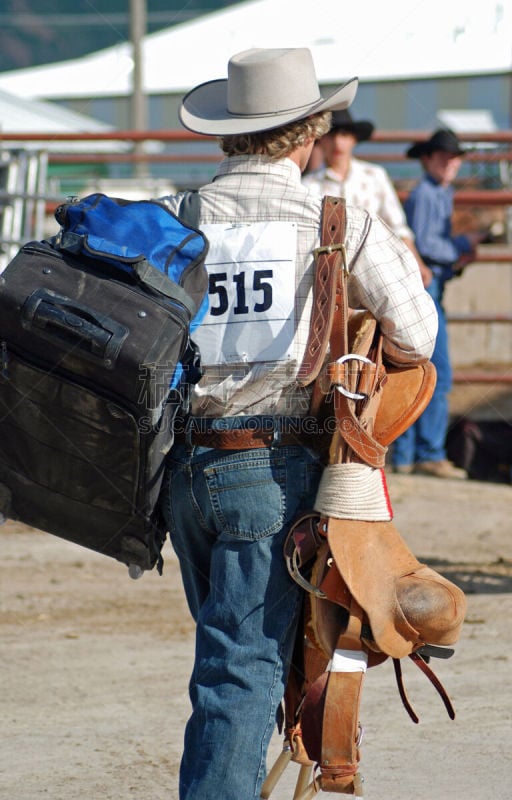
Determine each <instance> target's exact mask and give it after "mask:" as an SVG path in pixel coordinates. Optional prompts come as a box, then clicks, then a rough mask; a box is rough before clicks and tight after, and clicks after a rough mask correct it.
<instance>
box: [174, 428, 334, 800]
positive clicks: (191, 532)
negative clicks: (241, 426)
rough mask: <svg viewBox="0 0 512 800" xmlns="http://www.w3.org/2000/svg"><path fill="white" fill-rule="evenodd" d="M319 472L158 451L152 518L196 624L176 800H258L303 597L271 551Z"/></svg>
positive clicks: (287, 457)
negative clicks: (161, 461) (162, 473)
mask: <svg viewBox="0 0 512 800" xmlns="http://www.w3.org/2000/svg"><path fill="white" fill-rule="evenodd" d="M321 471H322V466H321V463H320V461H319V459H318V457H317V456H316V455H315V454H314V453H313V452H311V451H310V450H308V449H306V448H303V447H294V446H293V447H292V446H291V447H275V448H268V449H267V448H264V449H257V450H244V451H240V450H239V451H220V450H212V449H209V448H204V447H189V446H188V445H184V444H183V445H182V444H180V445H175V446H174V447H173V449H172V451H171V453H170V456H169V459H168V469H167V474H166V478H165V483H164V487H163V491H162V509H163V512H164V515H165V518H166V521H167V523H168V529H169V532H170V538H171V542H172V545H173V547H174V550H175V552H176V554H177V556H178V559H179V562H180V568H181V574H182V579H183V584H184V588H185V593H186V596H187V600H188V604H189V607H190V610H191V613H192V615H193V617H194V619H195V621H196V625H197V627H196V652H195V663H194V668H193V672H192V676H191V680H190V687H189V688H190V699H191V703H192V714H191V717H190V719H189V721H188V723H187V726H186V731H185V745H184V754H183V758H182V763H181V768H180V800H218V798H222V800H249V798H251V800H252V798H257V797H259V793H260V789H261V784H262V782H263V780H264V778H265V774H266V755H267V748H268V744H269V741H270V738H271V736H272V733H273V731H274V728H275V724H276V714H277V711H278V707H279V705H280V703H281V700H282V697H283V693H284V689H285V685H286V678H287V672H288V667H289V663H290V658H291V653H292V648H293V643H294V638H295V632H296V627H297V621H298V615H299V612H300V605H301V599H302V596H301V593H302V591H303V590H302V589H300V588H299V587H298V586H297V584H295V583H294V581H293V580H292V579H291V578H290V576H289V574H288V571H287V569H286V565H285V561H284V557H283V544H284V541H285V538H286V534H287V531H288V529H289V526H290V523H291V522H292V521H293V519H294V518H295V516H296V515H297V514H298V513H299V512H301V511H303V510H307V509H311V508H312V507H313V502H314V499H315V496H316V490H317V486H318V482H319V479H320V475H321Z"/></svg>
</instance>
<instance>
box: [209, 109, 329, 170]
mask: <svg viewBox="0 0 512 800" xmlns="http://www.w3.org/2000/svg"><path fill="white" fill-rule="evenodd" d="M331 116H332V115H331V112H330V111H324V112H323V113H322V114H312V115H311V116H310V117H306V118H305V119H301V120H299V121H298V122H290V123H289V124H288V125H282V126H281V127H280V128H272V129H271V130H269V131H259V132H258V133H240V134H231V135H228V136H222V137H221V138H220V147H221V150H222V151H223V153H224V154H225V155H226V156H249V155H264V156H268V157H269V158H271V159H272V160H274V161H279V160H280V159H281V158H286V156H288V155H289V154H290V153H291V152H293V150H295V149H296V148H297V147H300V146H301V145H303V144H304V142H306V141H307V139H315V140H316V139H320V138H321V137H322V136H323V135H324V134H326V133H327V132H328V131H329V130H330V127H331Z"/></svg>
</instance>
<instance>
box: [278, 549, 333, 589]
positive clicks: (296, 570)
mask: <svg viewBox="0 0 512 800" xmlns="http://www.w3.org/2000/svg"><path fill="white" fill-rule="evenodd" d="M285 558H286V566H287V567H288V572H289V573H290V575H291V577H292V578H293V580H294V581H295V583H298V584H299V586H300V587H301V588H302V589H305V590H306V592H309V594H314V595H315V597H319V598H320V599H321V600H325V599H326V597H327V595H326V594H325V592H323V591H322V589H320V588H319V587H318V586H313V584H312V583H310V582H309V581H308V580H306V578H305V577H304V576H303V575H302V573H301V571H300V566H301V564H300V560H299V551H298V550H297V548H296V547H294V548H293V551H292V553H286V554H285Z"/></svg>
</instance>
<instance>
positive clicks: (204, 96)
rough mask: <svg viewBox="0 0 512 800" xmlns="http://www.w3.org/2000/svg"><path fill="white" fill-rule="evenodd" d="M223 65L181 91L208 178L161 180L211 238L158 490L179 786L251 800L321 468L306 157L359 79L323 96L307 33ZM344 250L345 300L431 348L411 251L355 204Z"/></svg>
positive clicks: (282, 676)
mask: <svg viewBox="0 0 512 800" xmlns="http://www.w3.org/2000/svg"><path fill="white" fill-rule="evenodd" d="M227 72H228V74H227V78H220V79H217V80H212V81H209V82H207V83H202V84H200V85H198V86H196V87H195V88H194V89H192V90H191V91H190V92H189V93H188V94H187V95H186V96H185V97H184V99H183V101H182V105H181V109H180V119H181V122H182V123H183V125H184V126H185V127H186V128H187V129H189V130H191V131H194V132H196V133H200V134H206V135H210V136H216V137H219V141H220V146H221V149H222V151H223V153H224V156H225V158H224V160H223V161H222V162H221V164H220V166H219V168H218V171H217V174H216V175H215V178H214V179H213V181H212V182H211V183H209V184H208V185H206V186H203V187H201V188H200V189H199V192H198V193H197V195H194V193H190V192H185V193H179V194H178V195H175V196H169V197H166V198H163V200H164V202H165V203H166V204H167V205H168V207H169V208H170V209H171V210H172V211H175V212H176V211H178V209H179V208H180V205H181V204H182V203H183V202H184V201H187V199H190V198H191V197H192V196H195V198H196V205H197V220H196V221H197V227H199V228H200V229H201V230H202V231H203V232H205V233H206V235H207V237H208V240H209V243H210V250H209V254H208V263H207V265H208V271H209V295H210V309H209V312H208V315H207V316H206V319H205V322H204V324H203V325H202V326H201V328H200V329H199V330H198V331H197V332H196V334H195V337H194V338H195V339H196V340H197V343H198V345H199V348H200V350H201V356H202V365H203V369H204V374H203V377H202V379H201V381H200V382H199V383H198V384H197V386H196V387H195V388H194V390H193V394H192V398H191V406H190V415H189V417H188V418H187V419H186V420H185V421H184V427H183V433H182V434H181V435H180V436H178V437H177V441H176V442H175V444H174V445H173V448H172V449H171V452H170V453H169V457H168V460H167V467H166V476H165V478H164V483H163V489H162V495H161V508H162V512H163V514H164V518H165V520H166V522H167V525H168V530H169V533H170V539H171V543H172V545H173V547H174V549H175V552H176V554H177V556H178V559H179V562H180V568H181V574H182V579H183V584H184V588H185V593H186V597H187V601H188V604H189V607H190V611H191V613H192V615H193V617H194V620H195V622H196V649H195V661H194V667H193V672H192V677H191V681H190V699H191V704H192V712H191V716H190V719H189V720H188V723H187V726H186V732H185V743H184V753H183V758H182V762H181V768H180V800H207V799H208V798H213V797H222V799H223V800H249V798H256V797H259V793H260V788H261V784H262V782H263V779H264V777H265V771H266V756H267V748H268V744H269V741H270V739H271V736H272V734H273V731H274V728H275V725H276V719H277V718H278V716H279V713H280V711H279V709H280V704H281V700H282V697H283V692H284V688H285V685H286V680H287V672H288V667H289V663H290V658H291V651H292V647H293V642H294V637H295V631H296V628H297V624H298V618H299V613H300V607H301V600H302V590H301V589H300V587H299V586H297V584H295V583H294V581H293V580H292V579H291V578H290V576H289V574H288V571H287V568H286V565H285V560H284V557H283V544H284V541H285V539H286V535H287V532H288V530H289V527H290V525H291V523H292V521H293V520H294V518H295V517H296V516H297V514H299V513H300V512H302V511H304V510H307V509H310V508H312V507H313V502H314V499H315V495H316V491H317V487H318V483H319V480H320V476H321V473H322V469H323V462H322V458H321V455H320V453H319V452H318V451H317V450H316V448H315V436H314V435H311V432H312V429H313V433H314V423H315V420H311V419H309V418H308V407H309V399H310V396H311V387H310V386H304V385H303V384H302V383H301V382H299V381H298V380H297V374H298V372H299V370H300V369H301V366H302V365H303V361H304V360H305V359H304V354H305V348H306V344H307V340H308V332H309V325H310V318H311V313H312V307H313V283H314V250H315V248H317V247H318V246H319V241H320V229H321V199H320V198H319V197H318V196H317V195H316V194H313V193H311V192H309V190H308V189H307V188H306V187H305V186H303V185H302V183H301V171H302V170H303V169H304V168H305V166H306V164H307V162H308V159H309V156H310V154H311V151H312V149H313V145H314V143H315V141H316V140H317V139H319V138H320V137H321V136H323V135H324V134H325V133H326V132H327V131H328V130H329V127H330V122H331V113H330V112H331V111H338V110H343V109H345V108H347V107H348V106H349V105H350V103H351V102H352V100H353V98H354V95H355V93H356V90H357V79H356V78H352V79H350V80H348V81H346V82H345V83H343V84H342V85H341V86H339V87H338V88H337V89H336V90H335V91H333V92H331V93H330V94H329V95H327V96H323V95H322V94H321V93H320V90H319V86H318V81H317V78H316V74H315V69H314V64H313V59H312V56H311V53H310V51H309V50H308V49H306V48H293V49H251V50H247V51H244V52H242V53H238V54H237V55H234V56H233V57H232V58H231V59H230V60H229V63H228V70H227ZM346 253H347V262H348V269H349V270H350V276H349V292H350V303H351V305H352V307H365V308H367V309H368V310H369V311H371V313H372V314H374V316H375V317H377V319H378V320H379V322H380V324H381V326H382V330H383V332H384V336H385V344H384V349H385V354H386V358H387V359H388V360H389V361H390V362H392V363H395V364H407V363H411V362H412V363H423V362H424V361H426V360H427V359H428V358H429V357H430V354H431V351H432V347H433V343H434V339H435V334H436V329H437V320H436V314H435V309H434V307H433V303H432V301H431V299H430V297H429V296H428V294H427V293H426V292H425V290H424V288H423V285H422V282H421V279H420V276H419V273H418V269H417V266H416V263H415V261H414V258H413V256H412V255H411V253H410V251H409V250H408V249H407V248H406V247H405V246H404V245H403V243H402V242H401V241H400V240H399V239H398V238H397V237H395V235H394V234H393V233H392V232H391V231H390V230H389V228H388V227H387V226H386V225H384V224H383V223H382V222H381V220H380V219H378V218H377V217H375V216H373V215H372V214H370V213H368V212H367V211H364V210H361V209H355V208H348V209H347V237H346ZM318 438H320V436H319V437H318ZM365 469H367V470H368V473H371V472H372V469H371V468H370V467H367V468H366V467H365Z"/></svg>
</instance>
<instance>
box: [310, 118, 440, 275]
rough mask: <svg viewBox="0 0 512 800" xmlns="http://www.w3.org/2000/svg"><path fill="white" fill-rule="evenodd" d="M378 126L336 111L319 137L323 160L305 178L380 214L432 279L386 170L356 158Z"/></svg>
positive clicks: (312, 185)
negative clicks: (326, 131)
mask: <svg viewBox="0 0 512 800" xmlns="http://www.w3.org/2000/svg"><path fill="white" fill-rule="evenodd" d="M373 131H374V125H373V123H372V122H370V121H369V120H354V119H353V118H352V116H351V114H350V112H349V111H347V110H343V111H334V112H333V115H332V124H331V129H330V131H329V132H328V133H326V134H325V136H322V138H321V139H320V140H319V142H318V144H317V145H316V147H317V148H318V149H319V150H320V153H321V156H322V161H323V163H322V164H321V166H319V167H318V168H317V169H315V170H313V171H311V172H309V171H307V172H306V174H305V175H304V176H303V178H302V182H303V183H304V185H305V186H307V187H308V188H309V189H311V191H315V192H317V193H318V194H319V195H320V196H323V195H324V194H330V195H334V196H336V197H344V198H345V200H346V202H347V203H348V204H349V205H352V206H360V207H361V208H365V209H366V210H367V211H370V212H371V213H372V214H378V215H379V217H381V219H383V220H384V222H385V223H386V224H387V225H389V227H390V228H391V230H392V231H393V232H394V233H396V235H397V236H399V237H400V238H401V239H402V240H403V241H404V242H405V244H406V245H407V246H408V247H409V248H410V250H412V252H413V253H414V255H415V257H416V260H417V262H418V266H419V268H420V272H421V273H422V278H423V283H424V285H427V283H428V281H429V280H430V271H429V270H428V269H427V267H426V266H425V264H423V262H422V260H421V258H420V256H419V254H418V252H417V250H416V248H415V246H414V234H413V232H412V231H411V229H410V228H409V226H408V225H407V220H406V218H405V213H404V209H403V208H402V204H401V203H400V200H399V198H398V195H397V193H396V191H395V188H394V186H393V184H392V182H391V179H390V178H389V175H388V173H387V172H386V170H385V169H384V168H383V167H381V166H380V165H379V164H371V163H370V162H368V161H364V160H362V159H359V158H355V157H354V148H355V147H356V146H357V145H358V144H359V142H364V141H366V140H367V139H370V138H371V136H372V134H373Z"/></svg>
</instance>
